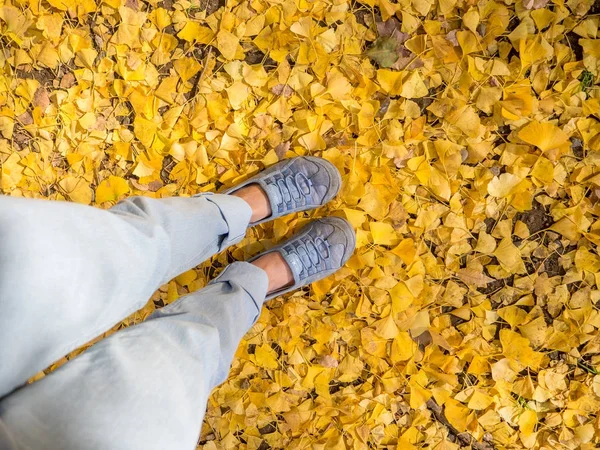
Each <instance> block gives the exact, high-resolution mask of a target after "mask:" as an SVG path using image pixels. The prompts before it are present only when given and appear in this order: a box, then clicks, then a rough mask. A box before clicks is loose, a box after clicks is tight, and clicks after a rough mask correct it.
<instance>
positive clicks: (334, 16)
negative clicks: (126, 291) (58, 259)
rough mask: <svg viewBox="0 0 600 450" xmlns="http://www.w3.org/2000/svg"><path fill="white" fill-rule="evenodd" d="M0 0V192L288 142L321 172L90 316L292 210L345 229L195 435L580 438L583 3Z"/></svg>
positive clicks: (591, 188)
mask: <svg viewBox="0 0 600 450" xmlns="http://www.w3.org/2000/svg"><path fill="white" fill-rule="evenodd" d="M2 3H3V6H1V7H0V44H1V47H0V67H1V69H0V74H1V75H0V135H1V139H0V167H1V168H0V189H1V191H2V192H3V193H4V194H6V195H12V196H23V197H44V198H48V199H53V200H68V201H74V202H79V203H84V204H91V205H95V206H98V207H101V208H107V207H110V206H111V205H112V204H114V203H115V202H116V201H118V200H119V199H120V198H123V197H124V196H129V195H145V196H150V197H164V196H171V195H181V196H187V195H192V194H195V193H197V192H200V191H215V190H219V189H221V188H222V187H226V186H231V185H232V184H234V183H236V182H237V181H239V180H241V179H244V178H245V177H247V176H249V175H251V174H254V173H256V172H257V171H259V170H261V169H262V168H263V167H265V166H268V165H269V164H272V163H274V162H276V161H277V160H279V159H281V158H286V157H292V156H294V155H304V154H311V155H319V156H323V157H324V158H327V159H328V160H330V161H331V162H333V163H334V164H335V165H336V166H337V167H338V168H339V169H340V171H341V172H342V174H343V178H344V187H343V189H342V192H341V194H340V195H339V197H338V198H337V199H336V200H334V201H333V202H332V203H331V204H330V205H328V206H327V207H326V210H325V209H322V210H319V211H316V212H314V213H310V214H303V215H300V216H291V217H285V218H283V219H278V220H276V221H275V222H274V223H271V224H267V225H264V226H261V227H258V228H255V229H252V230H250V231H249V233H248V236H247V238H246V239H244V241H242V242H241V244H240V245H238V246H237V247H236V248H234V249H232V250H231V251H229V252H227V253H226V254H222V255H220V256H217V257H216V258H215V259H214V260H213V261H210V262H208V263H206V264H204V265H203V266H201V267H199V268H197V269H195V270H192V271H189V272H187V273H184V274H182V275H181V276H179V277H177V278H176V279H175V280H174V281H171V282H170V283H169V284H168V285H165V286H163V287H162V288H161V289H160V290H159V291H158V292H156V293H155V295H154V296H153V297H152V300H151V301H150V302H149V303H148V304H147V306H146V307H145V308H144V309H143V310H142V311H140V312H138V313H136V314H134V315H133V316H131V317H130V318H128V319H127V320H126V321H125V322H123V323H122V324H120V325H119V326H117V327H115V330H116V329H118V328H121V327H124V326H128V325H131V324H133V323H136V322H139V321H141V320H143V319H144V317H146V316H147V315H148V314H149V313H150V312H152V310H154V309H155V308H157V307H160V306H163V305H165V304H167V303H170V302H173V301H175V300H176V299H177V298H178V297H180V296H182V295H184V294H186V293H187V292H190V291H193V290H196V289H199V288H201V287H202V286H204V285H205V283H206V282H207V280H208V279H210V278H212V277H214V276H215V274H216V273H218V271H219V270H221V268H222V267H224V266H225V265H226V264H228V262H230V261H233V260H239V259H246V258H248V257H249V256H250V255H252V254H255V253H257V252H258V251H260V250H262V249H263V248H264V247H268V246H270V245H272V244H273V242H275V241H278V240H280V239H282V238H284V237H285V236H288V235H289V234H291V233H292V232H293V231H294V230H295V229H297V228H298V227H299V226H301V225H302V224H303V223H305V222H306V221H307V220H309V219H310V217H316V216H319V215H323V214H335V215H340V216H343V217H346V218H348V219H349V220H350V221H351V222H352V224H353V225H354V226H355V227H356V229H357V238H358V244H357V251H356V253H355V255H354V256H353V258H352V259H351V260H350V262H349V263H348V265H347V267H345V268H344V269H343V270H341V271H340V272H339V273H338V274H336V275H335V276H332V277H330V278H329V279H326V280H324V281H322V282H319V283H316V284H314V285H313V286H311V287H310V288H306V289H304V290H302V291H299V292H296V293H294V294H291V295H288V296H286V297H285V298H278V299H275V300H273V301H271V302H269V303H268V304H267V307H266V308H265V310H264V311H263V314H262V315H261V316H260V319H259V321H258V323H257V324H256V325H255V326H254V327H253V328H252V329H251V330H250V331H249V333H248V334H247V335H246V338H245V339H244V341H243V342H242V343H241V345H240V347H239V349H238V352H237V356H236V359H235V361H234V362H233V367H232V370H231V375H230V377H229V379H228V381H227V382H225V383H224V384H223V385H222V386H221V387H219V388H218V389H216V390H215V392H214V394H213V396H212V398H211V400H210V403H209V405H208V412H207V414H206V419H205V422H204V424H203V427H202V436H201V438H200V441H199V448H203V449H207V450H208V449H210V450H212V449H232V448H240V449H260V450H267V449H270V448H272V449H303V448H311V449H345V448H350V449H367V448H383V449H396V448H397V449H402V450H403V449H409V450H410V449H422V448H429V449H436V450H451V449H457V448H462V447H469V446H472V447H473V448H476V449H492V448H495V449H517V448H528V449H557V448H566V449H576V448H581V449H591V448H597V446H598V444H599V443H600V438H599V436H600V417H598V416H597V411H598V410H599V409H600V375H599V374H598V370H599V369H600V337H599V333H598V329H599V328H600V315H599V313H598V309H597V302H598V301H599V300H600V290H599V289H598V287H599V286H600V257H599V256H598V252H597V248H596V245H597V243H598V242H599V241H600V222H598V220H597V219H598V216H599V215H600V123H599V121H598V120H599V118H600V90H599V89H598V86H597V83H598V81H599V70H600V62H599V61H600V60H599V58H600V40H599V39H597V38H598V25H599V21H600V17H599V16H598V13H600V5H598V4H594V2H593V1H591V0H569V1H566V2H564V1H560V0H557V1H554V2H552V1H548V0H516V1H513V0H506V1H505V2H501V1H497V2H496V1H491V0H484V1H476V0H469V1H462V0H459V1H457V0H436V1H434V0H399V1H398V2H396V1H390V0H364V2H363V3H358V2H349V1H346V0H295V1H294V0H249V1H235V0H228V1H227V2H226V3H219V2H218V1H216V0H208V1H207V0H200V1H198V0H194V1H191V2H190V1H188V0H178V1H173V0H164V1H153V0H148V1H143V0H103V1H101V2H100V1H98V2H96V1H94V0H40V1H38V0H36V1H33V0H29V1H28V0H22V1H21V0H14V1H12V2H9V1H4V2H2ZM199 232H201V231H200V230H199ZM57 301H60V300H59V299H57ZM112 332H114V330H112ZM80 351H82V349H80V350H79V351H78V352H80ZM78 352H75V354H76V353H78ZM71 356H73V355H71ZM64 361H65V360H63V361H60V362H58V363H57V365H59V364H62V363H64ZM53 367H56V365H55V366H53ZM49 370H52V368H50V369H49ZM42 376H44V374H40V375H38V377H42ZM164 383H165V384H168V383H169V380H168V379H165V380H164ZM92 388H93V387H92V386H90V389H92Z"/></svg>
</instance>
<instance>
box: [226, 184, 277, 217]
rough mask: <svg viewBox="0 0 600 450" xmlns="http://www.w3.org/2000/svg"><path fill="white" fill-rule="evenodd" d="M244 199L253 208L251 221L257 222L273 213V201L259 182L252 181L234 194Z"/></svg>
mask: <svg viewBox="0 0 600 450" xmlns="http://www.w3.org/2000/svg"><path fill="white" fill-rule="evenodd" d="M231 195H234V196H236V197H239V198H241V199H242V200H244V201H245V202H246V203H248V205H250V208H252V216H251V218H250V222H257V221H259V220H262V219H265V218H267V217H269V216H270V215H271V203H270V202H269V197H268V196H267V194H266V192H265V191H264V190H263V188H261V187H260V186H259V185H258V184H256V183H252V184H249V185H248V186H244V187H243V188H241V189H238V190H237V191H235V192H234V193H233V194H231Z"/></svg>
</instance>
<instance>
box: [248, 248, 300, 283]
mask: <svg viewBox="0 0 600 450" xmlns="http://www.w3.org/2000/svg"><path fill="white" fill-rule="evenodd" d="M252 264H254V265H255V266H256V267H259V268H260V269H262V270H264V271H265V272H266V273H267V276H268V277H269V292H274V291H277V290H279V289H282V288H284V287H286V286H291V285H292V284H293V283H294V275H293V273H292V270H291V269H290V266H288V264H287V262H286V261H285V259H284V258H283V256H282V255H281V253H279V252H271V253H267V254H266V255H263V256H261V257H260V258H258V259H256V260H254V261H252Z"/></svg>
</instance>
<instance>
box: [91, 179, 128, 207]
mask: <svg viewBox="0 0 600 450" xmlns="http://www.w3.org/2000/svg"><path fill="white" fill-rule="evenodd" d="M129 191H130V189H129V183H127V180H125V179H123V178H121V177H116V176H114V175H110V176H109V177H108V178H107V179H105V180H103V181H102V182H101V183H100V184H99V185H98V188H97V189H96V203H104V202H115V201H117V200H119V199H120V198H121V197H122V196H123V195H125V194H128V193H129Z"/></svg>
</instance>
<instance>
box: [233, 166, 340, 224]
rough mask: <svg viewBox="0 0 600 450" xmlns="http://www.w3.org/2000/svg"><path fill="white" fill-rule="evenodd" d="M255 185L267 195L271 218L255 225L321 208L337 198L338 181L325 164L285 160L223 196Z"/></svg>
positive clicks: (337, 177)
mask: <svg viewBox="0 0 600 450" xmlns="http://www.w3.org/2000/svg"><path fill="white" fill-rule="evenodd" d="M252 183H256V184H258V185H259V186H260V187H261V188H262V189H263V190H264V191H265V192H266V194H267V197H268V198H269V202H270V203H271V211H272V214H271V215H270V216H268V217H266V218H264V219H262V220H259V221H258V222H253V223H251V224H250V225H251V226H253V225H257V224H259V223H263V222H266V221H268V220H272V219H275V218H277V217H281V216H285V215H286V214H290V213H294V212H300V211H306V210H308V209H313V208H317V207H319V206H322V205H324V204H325V203H327V202H328V201H329V200H331V199H332V198H333V197H335V196H336V195H337V193H338V192H339V190H340V187H341V186H342V177H341V175H340V172H339V171H338V170H337V168H336V167H335V166H334V165H333V164H331V163H330V162H329V161H327V160H326V159H323V158H316V157H314V156H299V157H297V158H291V159H286V160H284V161H280V162H278V163H277V164H274V165H272V166H271V167H269V168H268V169H265V170H263V171H262V172H260V173H259V174H257V175H255V176H253V177H252V178H249V179H248V180H246V181H244V182H243V183H241V184H238V185H237V186H234V187H232V188H231V189H228V190H226V191H225V192H224V194H231V193H233V192H235V191H237V190H238V189H241V188H243V187H244V186H247V185H249V184H252Z"/></svg>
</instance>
